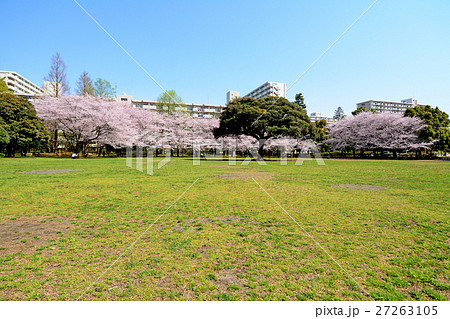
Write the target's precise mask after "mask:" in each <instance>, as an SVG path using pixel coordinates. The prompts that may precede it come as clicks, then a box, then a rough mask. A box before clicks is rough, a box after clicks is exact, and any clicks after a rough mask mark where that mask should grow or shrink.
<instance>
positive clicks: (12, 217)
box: [0, 158, 450, 300]
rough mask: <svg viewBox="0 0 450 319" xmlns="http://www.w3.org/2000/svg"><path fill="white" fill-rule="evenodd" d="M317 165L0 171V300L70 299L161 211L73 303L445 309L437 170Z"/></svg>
mask: <svg viewBox="0 0 450 319" xmlns="http://www.w3.org/2000/svg"><path fill="white" fill-rule="evenodd" d="M325 163H326V165H325V166H318V165H316V163H315V162H314V161H311V162H305V163H304V164H303V165H302V166H295V165H294V163H293V162H289V163H288V165H287V166H281V165H280V164H279V163H278V162H275V161H273V162H267V165H266V166H260V165H258V164H257V163H256V162H252V163H250V164H249V165H248V166H240V165H237V166H236V167H230V166H228V165H227V162H226V161H225V162H218V161H202V162H201V165H200V166H193V165H192V161H191V160H189V159H187V158H180V159H178V158H175V159H172V161H171V162H170V163H169V164H167V165H165V166H164V167H163V168H162V169H160V170H155V175H154V176H149V175H146V174H144V173H141V172H139V171H137V170H135V169H129V168H127V167H126V166H125V159H77V160H71V159H53V158H16V159H6V158H5V159H0V204H1V206H0V246H1V247H0V299H3V300H73V299H77V298H78V297H79V296H80V295H81V294H82V293H84V292H85V291H86V289H87V288H88V287H89V286H90V285H91V284H93V283H94V282H95V280H96V279H97V278H98V277H99V276H100V275H101V274H102V273H103V272H104V271H105V270H107V269H108V267H109V266H110V265H111V264H112V263H113V262H114V261H115V260H116V259H117V258H118V257H119V256H120V255H121V254H122V253H123V252H124V251H125V250H126V249H127V247H129V246H130V245H131V244H132V243H133V242H134V241H135V240H136V239H137V238H138V237H139V236H140V235H141V234H142V233H143V232H144V231H145V230H147V229H148V228H149V226H150V225H152V223H153V222H154V221H155V220H156V219H157V218H158V217H160V215H161V214H162V213H163V212H164V211H166V210H167V209H168V208H169V207H170V209H169V210H167V212H166V214H165V215H164V216H162V217H161V218H160V219H159V220H158V221H157V222H156V223H155V224H154V225H153V226H152V227H151V228H150V229H148V231H147V232H146V233H145V234H143V235H142V237H140V239H139V240H138V241H137V242H136V244H135V245H134V246H132V247H131V248H130V249H129V250H127V251H126V252H125V253H124V255H123V256H122V258H121V259H120V260H119V261H117V263H115V264H114V266H112V267H111V268H110V269H109V271H107V272H106V273H105V275H104V276H102V277H101V278H100V279H99V280H98V281H97V282H95V284H94V285H93V286H92V288H91V289H89V290H88V291H87V292H86V294H84V295H83V296H82V298H81V299H83V300H371V299H376V300H449V299H450V290H449V289H450V278H449V277H450V275H449V272H450V263H449V254H448V252H449V238H448V234H449V230H450V229H449V211H450V204H449V199H450V196H449V194H450V183H449V182H450V180H449V176H450V163H448V162H447V163H445V162H436V161H375V160H325ZM238 164H240V163H239V162H238ZM56 169H80V170H81V171H75V172H70V173H61V174H20V173H19V172H23V171H31V170H56ZM252 178H254V179H255V180H256V181H257V182H258V183H259V184H260V185H261V186H262V187H263V188H264V189H265V190H266V191H267V192H268V193H269V194H270V195H271V196H272V197H273V198H274V199H275V200H276V201H277V202H278V203H279V204H280V205H281V206H282V207H283V208H284V209H285V210H286V212H287V213H289V214H290V215H291V216H292V217H293V218H294V219H295V220H296V221H297V222H298V223H299V224H300V225H301V226H302V227H303V228H304V230H305V231H306V232H307V233H308V234H310V235H311V236H312V237H313V238H314V240H316V241H317V242H318V243H320V245H321V246H322V247H323V248H324V249H325V250H326V251H327V252H328V253H329V254H330V255H331V256H332V257H333V258H334V259H335V260H336V261H337V262H338V263H339V265H341V266H342V267H343V268H344V269H345V271H346V272H347V273H348V274H349V275H350V276H351V278H350V277H349V276H348V275H347V274H346V272H344V271H343V270H342V269H341V268H340V267H339V266H338V265H337V264H336V263H335V262H334V261H333V260H332V259H331V258H330V257H329V256H328V255H327V254H326V253H325V252H324V251H323V250H322V249H321V248H320V247H319V246H318V245H317V244H316V243H315V242H314V241H313V240H312V239H311V238H310V237H309V236H308V235H306V234H305V233H304V232H303V230H302V229H301V228H300V227H299V226H298V225H297V224H296V223H295V222H294V221H293V220H292V219H291V218H290V217H289V216H287V214H286V213H285V212H284V211H283V210H282V209H280V207H279V206H278V205H277V204H276V203H274V201H273V200H272V199H271V198H270V197H269V196H268V195H267V194H266V193H265V192H264V191H263V190H261V188H260V187H259V186H258V185H257V184H256V183H255V182H254V181H253V180H252ZM197 179H198V181H197V182H196V183H195V185H193V186H192V187H191V188H190V189H189V190H188V191H187V192H186V193H185V194H184V195H183V196H182V198H181V199H180V200H179V201H177V202H176V203H175V204H174V205H173V206H171V205H172V204H173V203H174V201H175V200H176V199H177V198H178V197H179V196H180V195H181V194H182V193H183V192H185V191H186V189H187V188H188V187H189V186H190V185H192V183H193V182H194V181H195V180H197ZM342 184H359V185H369V186H370V187H372V186H380V187H381V188H379V189H377V190H366V189H354V188H348V187H347V188H345V187H336V185H342ZM355 281H356V282H355ZM362 289H363V290H362ZM366 292H367V293H368V294H369V295H370V296H369V295H367V294H366Z"/></svg>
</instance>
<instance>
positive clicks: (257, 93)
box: [227, 82, 287, 104]
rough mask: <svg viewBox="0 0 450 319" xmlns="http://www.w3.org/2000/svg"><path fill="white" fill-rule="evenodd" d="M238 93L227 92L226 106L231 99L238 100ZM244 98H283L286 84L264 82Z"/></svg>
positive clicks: (285, 94) (285, 93)
mask: <svg viewBox="0 0 450 319" xmlns="http://www.w3.org/2000/svg"><path fill="white" fill-rule="evenodd" d="M239 96H240V95H239V92H238V91H228V92H227V104H228V103H229V102H230V101H232V100H233V99H236V98H239ZM245 96H246V97H254V98H255V99H259V98H262V97H266V96H276V97H284V98H286V96H287V85H286V83H278V82H266V83H264V84H263V85H260V86H259V87H257V88H256V89H254V90H253V91H251V92H250V93H248V94H247V95H245Z"/></svg>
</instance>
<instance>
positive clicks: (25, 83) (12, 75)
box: [0, 71, 44, 99]
mask: <svg viewBox="0 0 450 319" xmlns="http://www.w3.org/2000/svg"><path fill="white" fill-rule="evenodd" d="M0 78H2V79H3V81H5V83H6V85H7V86H8V88H9V89H11V90H12V91H13V94H14V95H18V96H21V97H23V98H26V99H33V98H36V97H38V96H40V95H43V94H44V90H43V89H42V88H41V87H39V86H38V85H36V84H34V83H33V82H31V81H30V80H28V79H26V78H25V77H23V76H21V75H20V74H19V73H17V72H13V71H0Z"/></svg>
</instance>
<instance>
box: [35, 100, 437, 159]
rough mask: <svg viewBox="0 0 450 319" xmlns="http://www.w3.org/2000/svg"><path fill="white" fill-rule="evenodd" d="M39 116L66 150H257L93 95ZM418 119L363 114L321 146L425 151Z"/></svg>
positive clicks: (292, 146) (45, 104)
mask: <svg viewBox="0 0 450 319" xmlns="http://www.w3.org/2000/svg"><path fill="white" fill-rule="evenodd" d="M34 104H35V107H36V111H37V114H38V116H39V117H40V118H41V119H42V120H43V121H44V123H45V124H46V126H47V128H48V129H49V130H51V131H59V132H62V133H61V134H62V135H63V136H64V139H65V140H66V143H67V144H68V145H69V146H70V148H72V149H74V150H76V151H77V152H86V150H87V147H88V146H89V144H94V143H95V144H97V145H98V146H100V147H102V146H103V145H111V146H112V147H115V148H122V147H125V146H142V147H152V148H156V149H158V148H159V149H171V150H177V152H178V151H179V150H186V149H192V148H195V147H197V148H203V149H205V148H219V149H223V150H230V149H236V150H238V151H239V150H240V151H245V150H249V149H252V148H257V147H258V141H257V140H256V139H255V138H253V137H250V136H245V135H241V136H239V137H237V138H236V137H223V138H219V139H214V136H213V133H212V131H213V129H214V128H216V127H218V126H219V120H218V119H215V118H210V119H203V118H192V117H190V116H189V115H187V114H183V113H179V114H174V115H168V114H165V113H160V112H154V111H149V110H145V109H139V108H135V107H132V106H131V105H128V104H124V103H120V102H116V101H108V100H105V99H102V98H98V97H92V96H71V95H63V96H60V97H58V98H55V97H45V98H42V99H38V100H36V101H35V102H34ZM423 127H424V123H423V121H421V120H420V119H417V118H414V117H403V116H402V115H400V114H386V113H382V114H374V113H371V112H363V113H360V114H358V115H356V116H353V117H346V118H343V119H340V120H339V121H337V122H335V123H332V124H330V125H328V127H327V130H328V132H327V134H328V139H327V140H325V141H324V143H326V144H328V145H329V146H330V147H331V148H332V149H334V150H348V151H350V150H353V151H354V152H355V151H356V150H360V151H362V152H364V151H365V150H366V151H377V152H378V151H379V152H384V151H392V152H394V156H395V155H396V152H398V151H404V150H417V149H426V148H428V147H429V146H430V145H431V144H432V143H430V142H429V143H425V142H423V141H421V140H420V139H419V138H418V136H417V132H418V131H419V130H421V129H422V128H423ZM267 146H268V149H270V150H272V151H279V150H280V148H282V149H284V150H286V151H287V152H289V151H293V150H299V149H302V148H305V141H304V140H301V139H290V138H288V137H284V138H272V139H269V140H268V141H267Z"/></svg>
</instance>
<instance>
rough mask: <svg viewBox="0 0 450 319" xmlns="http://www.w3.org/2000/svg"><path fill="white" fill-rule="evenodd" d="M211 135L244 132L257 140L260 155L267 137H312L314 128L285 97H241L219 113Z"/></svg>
mask: <svg viewBox="0 0 450 319" xmlns="http://www.w3.org/2000/svg"><path fill="white" fill-rule="evenodd" d="M213 133H214V136H215V137H216V138H217V137H220V136H239V135H248V136H252V137H254V138H256V139H258V140H259V148H258V154H259V156H261V157H262V155H263V150H264V143H265V141H266V140H267V139H269V138H271V137H279V136H286V137H292V138H300V137H309V138H311V139H314V138H315V134H316V132H315V129H314V127H313V125H312V124H311V122H310V120H309V117H308V115H307V114H306V111H305V110H304V109H303V108H302V107H301V106H299V105H298V104H296V103H294V102H289V101H288V100H287V99H285V98H281V97H280V98H276V97H265V98H261V99H255V98H252V97H242V98H239V99H235V100H233V101H231V102H230V103H229V104H228V106H227V107H226V108H225V109H224V111H223V112H222V114H221V115H220V122H219V127H218V128H216V129H214V131H213Z"/></svg>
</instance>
